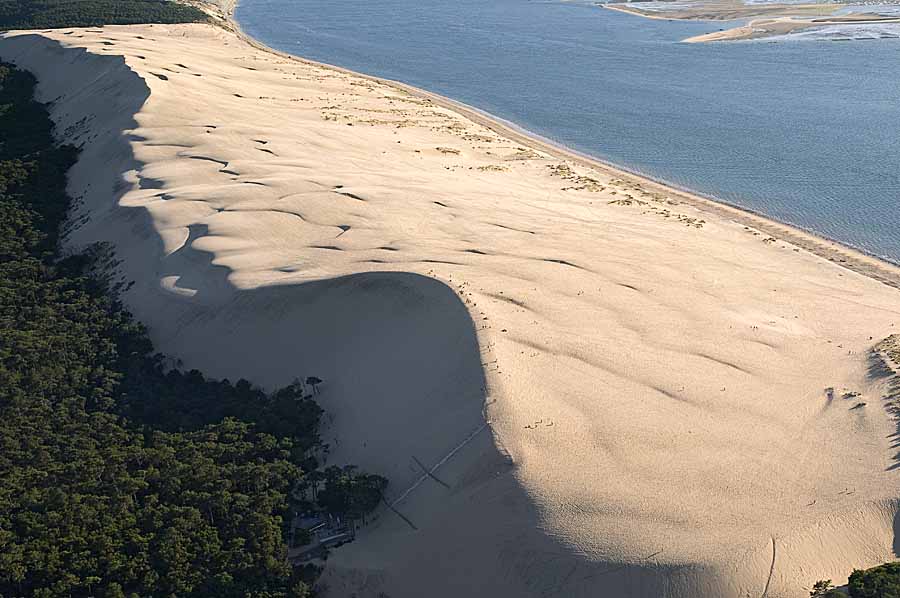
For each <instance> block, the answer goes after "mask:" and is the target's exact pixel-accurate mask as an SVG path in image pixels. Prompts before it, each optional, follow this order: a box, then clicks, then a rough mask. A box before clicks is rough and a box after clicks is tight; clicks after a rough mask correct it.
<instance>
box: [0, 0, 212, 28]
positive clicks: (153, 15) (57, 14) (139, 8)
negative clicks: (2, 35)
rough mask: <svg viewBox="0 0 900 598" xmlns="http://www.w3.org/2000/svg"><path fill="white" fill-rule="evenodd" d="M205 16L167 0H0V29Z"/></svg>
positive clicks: (178, 20) (189, 19)
mask: <svg viewBox="0 0 900 598" xmlns="http://www.w3.org/2000/svg"><path fill="white" fill-rule="evenodd" d="M206 18H207V16H206V14H205V13H204V12H203V11H201V10H198V9H197V8H195V7H193V6H187V5H185V4H183V3H179V2H172V1H170V0H0V30H3V29H49V28H55V27H97V26H102V25H128V24H133V23H191V22H196V21H204V20H206Z"/></svg>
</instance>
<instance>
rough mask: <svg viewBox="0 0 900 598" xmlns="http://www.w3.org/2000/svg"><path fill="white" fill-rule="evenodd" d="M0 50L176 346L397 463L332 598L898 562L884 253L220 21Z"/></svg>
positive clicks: (90, 234) (771, 593)
mask: <svg viewBox="0 0 900 598" xmlns="http://www.w3.org/2000/svg"><path fill="white" fill-rule="evenodd" d="M0 56H2V57H3V58H4V59H6V60H9V61H14V62H16V63H18V64H19V65H21V66H22V67H24V68H27V69H30V70H32V71H33V72H34V73H35V74H36V75H37V76H38V77H39V79H40V82H41V83H40V86H39V92H40V99H42V100H44V101H52V102H53V117H54V119H55V120H56V122H57V124H58V130H59V133H60V135H61V136H62V137H64V138H65V139H67V140H69V141H71V142H72V143H76V144H79V145H82V146H83V151H82V154H81V158H80V161H79V162H78V164H77V165H76V166H75V167H74V168H73V170H72V172H71V180H70V189H71V191H72V193H73V196H74V197H76V199H77V202H78V205H77V206H76V208H75V210H74V211H73V213H72V215H71V222H70V224H71V230H70V233H69V236H68V243H69V244H70V246H72V247H76V246H81V245H83V244H86V243H90V242H94V241H98V240H104V241H108V242H110V243H112V244H113V245H114V247H115V249H116V252H117V256H118V258H119V259H120V260H121V264H120V270H121V274H122V276H123V278H124V279H125V280H126V281H133V282H134V284H133V286H132V287H131V288H130V290H128V291H127V293H126V295H125V300H126V302H127V304H128V305H129V306H130V308H131V309H132V310H133V311H134V313H135V315H136V316H137V317H138V318H139V319H140V320H142V321H143V322H145V323H146V324H147V325H148V327H149V329H150V331H151V334H152V337H153V339H154V340H155V342H156V343H157V346H158V348H159V349H160V350H161V351H164V352H166V353H168V354H170V355H172V356H174V357H176V358H178V359H180V360H182V362H183V364H184V366H186V367H196V368H200V369H201V370H203V371H204V372H206V373H208V374H209V375H212V376H222V377H228V378H230V379H232V380H233V379H236V378H239V377H246V378H248V379H250V380H252V381H253V382H256V383H259V384H262V385H264V386H265V387H268V388H273V387H277V386H279V385H282V384H285V383H287V382H290V381H291V380H292V379H293V378H295V377H298V376H306V375H316V376H318V377H320V378H323V379H324V380H325V384H324V385H323V387H322V389H323V392H322V394H321V402H322V403H323V406H324V407H325V409H326V410H327V411H328V413H329V414H330V423H329V427H328V428H327V429H326V430H325V436H326V439H327V440H329V441H330V442H331V443H332V446H333V449H334V451H333V454H332V456H333V461H334V462H337V463H343V462H352V463H357V464H359V465H360V466H362V467H365V468H367V469H370V470H373V471H378V472H380V473H383V474H385V475H386V476H388V477H389V478H390V480H391V487H390V489H389V493H388V496H387V497H386V499H387V501H388V502H390V503H391V504H392V506H393V508H394V509H396V510H397V511H398V512H400V513H402V514H403V516H404V517H406V519H407V521H405V520H404V519H402V518H400V517H399V516H397V515H395V514H394V513H393V512H392V511H391V510H389V509H387V508H384V509H382V511H381V512H380V513H379V515H378V517H377V519H376V520H375V522H374V523H372V524H370V525H369V526H367V527H366V528H364V529H363V530H362V532H361V534H360V536H359V538H358V539H357V541H356V542H354V543H352V544H350V545H347V546H345V547H342V548H341V549H339V550H337V551H336V552H335V553H334V554H333V555H332V557H331V558H330V559H329V560H328V564H327V568H326V572H325V576H324V581H325V583H326V584H327V585H328V588H329V592H330V594H329V595H331V596H336V597H347V596H352V595H355V596H360V597H369V596H371V597H374V596H390V597H391V598H401V597H421V596H429V597H437V598H441V597H451V596H453V597H457V596H461V595H468V596H473V597H474V596H492V597H510V598H518V597H531V596H534V597H537V596H567V597H597V596H600V597H610V598H622V597H637V598H658V597H660V596H669V597H679V598H682V597H683V598H696V597H723V598H738V597H744V596H768V597H769V598H774V597H786V598H794V597H797V598H799V597H801V596H805V595H807V591H806V590H804V587H807V588H808V587H809V586H810V585H811V584H812V582H813V581H815V580H816V579H820V578H831V579H841V578H842V576H845V575H846V574H847V573H849V571H850V570H851V569H852V568H853V567H863V566H869V565H873V564H876V563H878V562H881V561H884V560H888V559H890V558H892V556H893V543H894V520H895V515H896V512H897V498H898V497H900V479H898V475H900V474H898V472H897V471H895V468H896V467H897V463H898V461H897V458H896V456H895V455H896V448H893V446H894V445H895V440H896V424H895V421H894V419H893V417H892V415H891V413H892V410H891V407H892V405H890V404H887V403H886V401H885V400H883V396H884V393H885V392H886V391H885V389H886V385H887V384H888V379H887V377H886V376H885V374H884V373H883V370H882V369H881V368H879V367H877V365H878V362H877V358H876V357H875V356H874V354H873V353H872V348H873V347H874V346H875V345H876V343H878V342H879V341H880V340H881V339H883V338H885V337H887V336H888V335H890V334H891V333H893V332H897V331H898V327H900V292H898V290H897V288H895V287H891V286H889V285H888V284H883V283H882V282H878V281H876V280H875V279H874V278H872V277H870V276H864V275H862V274H861V273H860V271H866V272H868V273H870V274H872V276H877V277H879V278H881V279H882V280H884V281H887V282H893V283H895V284H896V283H897V281H898V280H900V278H898V275H897V271H896V270H895V269H893V268H891V267H889V266H885V265H879V264H878V263H877V262H875V261H874V260H870V259H867V258H864V257H861V256H859V255H856V254H853V253H852V252H849V251H843V250H841V249H840V248H839V247H836V246H834V245H829V244H827V243H824V242H818V241H816V240H815V239H813V238H811V237H809V236H806V235H802V234H800V233H797V232H796V231H790V230H789V229H787V228H786V227H782V226H780V225H776V224H772V223H767V222H766V221H763V220H761V219H755V218H753V217H750V216H746V215H741V214H740V213H738V212H736V211H734V210H729V209H727V208H708V209H707V208H703V206H704V205H705V204H704V202H703V201H702V200H698V199H696V198H687V197H684V196H682V195H678V194H675V193H674V192H670V191H667V190H665V188H663V187H661V186H659V185H655V184H652V183H649V182H646V181H644V182H642V181H639V180H637V179H634V178H628V177H625V176H621V175H619V174H616V173H614V172H613V171H610V170H604V169H602V168H599V167H598V168H591V167H589V165H588V164H587V163H586V162H585V161H580V160H576V159H575V158H574V157H573V158H571V159H564V157H563V156H561V155H560V154H558V153H554V152H552V151H551V150H550V149H549V148H546V147H543V146H540V145H539V144H534V145H527V144H525V143H524V140H523V139H521V138H516V139H511V138H510V136H506V135H501V134H500V133H498V132H496V131H497V130H499V129H491V128H488V127H486V126H485V124H486V123H475V122H473V121H472V120H469V119H468V118H466V117H464V116H462V115H461V113H459V112H458V111H455V110H453V109H450V108H448V107H444V106H442V105H440V104H439V103H438V102H435V101H434V100H433V99H428V98H426V97H423V96H420V95H415V94H411V93H409V92H407V91H404V90H401V89H399V88H397V87H393V86H390V85H387V84H384V83H381V82H377V81H373V80H370V79H367V78H363V77H359V76H356V75H352V74H349V73H345V72H341V71H338V70H334V69H329V68H325V67H321V66H317V65H313V64H308V63H304V62H301V61H298V60H291V59H288V58H285V57H282V56H278V55H275V54H273V53H269V52H265V51H263V50H261V49H257V48H254V47H251V46H250V45H248V44H247V43H246V42H244V41H242V40H241V39H239V38H238V37H236V36H235V35H234V34H232V33H229V32H227V31H225V30H223V29H221V28H217V27H213V26H209V25H179V26H140V27H138V26H130V27H107V28H104V29H74V30H58V31H52V32H25V33H19V34H10V35H7V36H5V38H4V39H0ZM760 231H765V232H760ZM810 250H815V251H816V252H819V253H820V254H822V255H827V256H829V257H830V260H829V259H823V258H822V257H820V256H818V255H816V254H814V253H813V252H811V251H810ZM840 260H845V261H844V265H845V266H847V265H849V266H852V267H853V268H856V270H852V269H849V268H847V267H843V266H841V265H839V264H838V263H836V262H838V261H840ZM419 463H421V464H424V465H425V467H426V468H428V469H429V470H431V473H432V474H433V476H434V477H435V478H437V479H438V480H440V483H439V482H438V481H436V480H435V479H433V478H432V477H428V476H426V475H425V474H424V473H423V471H422V468H421V467H420V465H419Z"/></svg>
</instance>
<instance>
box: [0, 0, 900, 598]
mask: <svg viewBox="0 0 900 598" xmlns="http://www.w3.org/2000/svg"><path fill="white" fill-rule="evenodd" d="M205 19H206V15H205V14H204V13H203V12H202V11H200V10H197V9H196V8H194V7H191V6H186V5H183V4H178V3H176V2H169V1H167V0H0V29H40V28H54V27H90V26H102V25H113V24H138V23H184V22H198V21H203V20H205ZM34 85H35V80H34V78H33V77H32V76H31V75H30V74H29V73H26V72H23V71H20V70H17V69H15V68H14V67H13V66H12V65H8V64H2V63H0V598H12V597H18V596H36V597H51V596H97V597H104V598H107V597H108V598H112V597H120V596H128V597H129V598H131V597H141V596H176V595H179V596H198V597H199V596H216V597H222V598H227V597H231V596H235V597H237V596H241V597H247V598H251V597H252V598H280V597H285V598H288V597H292V598H299V597H306V596H312V595H313V593H314V592H313V589H312V588H313V584H314V582H315V579H316V577H317V575H318V570H317V569H316V568H315V567H313V566H311V565H305V566H303V567H291V566H290V565H289V563H288V560H287V545H288V542H289V537H288V536H289V534H290V533H291V526H290V521H291V518H292V516H293V514H294V513H296V512H320V513H329V514H334V515H341V516H343V517H346V518H350V519H364V518H365V516H366V515H367V514H368V513H370V512H371V511H372V510H374V508H375V507H376V506H377V504H378V501H379V500H381V498H382V496H383V492H384V489H385V488H386V486H387V480H385V479H384V478H383V477H380V476H378V475H373V474H367V473H364V472H360V471H358V470H357V469H356V468H355V467H353V466H345V467H335V466H331V467H328V468H324V469H323V468H322V467H321V466H320V461H321V459H322V457H323V456H324V455H326V454H327V449H328V447H327V445H326V444H324V443H322V441H321V438H320V437H319V434H318V428H319V424H320V421H321V417H322V409H321V408H320V407H319V406H318V405H317V404H316V403H315V401H314V400H313V398H312V397H311V396H310V394H309V392H308V391H307V388H306V387H305V385H304V384H303V383H301V382H299V381H298V382H296V383H294V384H292V385H290V386H288V387H286V388H284V389H281V390H279V391H277V392H274V393H271V394H266V393H263V392H262V391H260V390H259V389H256V388H254V387H253V386H251V385H250V384H249V383H248V382H246V381H243V380H241V381H239V382H237V383H236V384H231V383H230V382H229V381H227V380H222V381H218V380H209V379H206V378H205V377H204V376H203V375H202V374H201V373H200V372H197V371H196V370H194V371H190V372H182V371H181V370H179V369H178V368H168V367H166V363H167V362H166V359H165V358H164V357H163V356H162V355H159V354H157V353H155V352H154V350H153V346H152V344H151V342H150V340H149V338H148V337H147V334H146V331H145V330H144V328H143V327H142V326H141V325H140V324H139V323H138V322H135V321H134V319H133V318H132V316H131V315H130V314H129V313H128V312H127V311H126V310H125V309H124V308H123V306H122V304H121V303H120V302H119V301H118V300H117V298H116V295H117V292H118V291H120V290H121V289H122V285H121V283H116V282H113V280H112V279H111V277H110V274H109V273H110V272H112V271H113V267H114V265H115V264H114V263H113V261H112V257H111V254H110V252H109V251H108V249H107V248H104V247H102V246H100V245H98V246H94V247H92V248H90V249H89V250H87V251H85V252H83V253H80V254H75V255H67V256H62V255H61V254H60V252H59V240H60V235H61V232H62V231H61V229H62V227H63V225H64V222H65V217H66V214H67V212H68V210H69V207H70V205H71V199H70V198H69V197H68V196H67V195H66V192H65V186H66V172H67V170H68V168H69V167H70V166H71V165H72V164H73V163H74V162H75V160H76V157H77V153H78V152H77V149H76V148H73V147H71V146H60V145H57V144H56V143H55V142H54V140H53V136H52V131H53V124H52V122H51V121H50V119H49V115H48V113H47V110H46V107H45V106H44V105H42V104H39V103H38V102H35V101H34V100H33V91H34ZM304 533H305V532H304V530H302V529H298V530H294V534H300V535H301V536H303V535H304ZM307 539H308V538H303V537H300V538H297V537H296V536H295V537H294V538H293V542H294V543H295V544H297V543H301V544H302V543H303V542H304V541H305V540H307ZM847 595H849V596H850V597H851V598H900V563H887V564H884V565H881V566H878V567H873V568H871V569H868V570H865V571H862V570H857V571H854V572H853V573H852V574H851V575H850V578H849V579H848V583H847V585H845V586H843V587H841V588H835V587H834V585H833V584H832V583H831V580H823V581H818V582H816V583H815V584H814V585H813V587H812V589H811V591H810V596H811V598H839V597H841V596H847Z"/></svg>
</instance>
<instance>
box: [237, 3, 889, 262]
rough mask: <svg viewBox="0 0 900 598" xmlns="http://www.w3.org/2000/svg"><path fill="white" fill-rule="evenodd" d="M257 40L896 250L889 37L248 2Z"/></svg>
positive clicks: (607, 14)
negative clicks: (766, 33) (795, 36)
mask: <svg viewBox="0 0 900 598" xmlns="http://www.w3.org/2000/svg"><path fill="white" fill-rule="evenodd" d="M236 17H237V19H238V21H239V22H240V23H241V26H242V27H243V28H244V29H245V31H246V32H247V33H249V34H250V35H252V36H254V37H256V38H258V39H260V40H261V41H263V42H265V43H266V44H268V45H270V46H272V47H275V48H278V49H280V50H284V51H287V52H291V53H293V54H297V55H300V56H305V57H308V58H311V59H314V60H320V61H323V62H328V63H331V64H337V65H340V66H343V67H347V68H350V69H354V70H358V71H362V72H366V73H370V74H373V75H378V76H381V77H387V78H390V79H396V80H400V81H404V82H406V83H410V84H412V85H415V86H418V87H422V88H425V89H428V90H430V91H434V92H437V93H440V94H443V95H446V96H449V97H451V98H454V99H456V100H459V101H462V102H465V103H467V104H470V105H472V106H475V107H477V108H480V109H482V110H485V111H487V112H490V113H492V114H495V115H497V116H499V117H502V118H504V119H507V120H510V121H512V122H514V123H517V124H518V125H520V126H522V127H524V128H526V129H529V130H531V131H534V132H536V133H538V134H540V135H543V136H545V137H547V138H549V139H552V140H554V141H557V142H560V143H563V144H565V145H568V146H570V147H573V148H575V149H577V150H580V151H582V152H585V153H588V154H591V155H594V156H597V157H600V158H603V159H605V160H608V161H610V162H613V163H615V164H619V165H622V166H625V167H626V168H630V169H632V170H636V171H639V172H643V173H645V174H648V175H650V176H652V177H655V178H658V179H662V180H665V181H669V182H671V183H674V184H676V185H679V186H681V187H685V188H688V189H691V190H695V191H697V192H699V193H703V194H706V195H710V196H715V197H718V198H721V199H723V200H725V201H728V202H730V203H734V204H737V205H740V206H743V207H746V208H749V209H752V210H755V211H758V212H761V213H764V214H767V215H769V216H772V217H774V218H777V219H779V220H782V221H786V222H790V223H793V224H797V225H799V226H801V227H804V228H807V229H810V230H813V231H816V232H819V233H820V234H823V235H825V236H828V237H831V238H833V239H836V240H839V241H842V242H844V243H847V244H850V245H854V246H856V247H859V248H861V249H864V250H866V251H868V252H870V253H873V254H875V255H879V256H882V257H886V258H888V259H890V260H892V261H896V262H900V76H898V72H900V41H898V40H880V41H865V42H863V41H854V42H844V43H835V42H816V41H809V42H805V43H800V42H797V43H725V44H681V43H678V41H679V40H681V39H684V38H686V37H689V36H693V35H698V34H700V33H704V32H708V31H714V30H716V29H719V28H721V27H725V26H728V24H721V23H685V22H666V21H659V20H652V19H645V18H641V17H636V16H631V15H626V14H622V13H619V12H616V11H611V10H606V9H603V8H601V7H598V6H595V5H593V4H590V3H580V2H559V1H556V0H552V1H529V0H454V1H452V2H447V1H446V0H440V1H438V0H365V1H361V0H342V1H341V2H334V1H333V0H332V1H328V0H243V2H242V4H240V5H239V7H238V10H237V13H236Z"/></svg>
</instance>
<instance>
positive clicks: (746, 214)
mask: <svg viewBox="0 0 900 598" xmlns="http://www.w3.org/2000/svg"><path fill="white" fill-rule="evenodd" d="M203 4H204V5H206V6H210V4H207V3H206V2H203ZM237 5H238V0H224V1H223V2H222V3H221V4H214V5H212V6H215V7H216V8H218V10H219V11H221V15H220V18H221V19H222V21H223V24H224V25H226V26H227V28H228V29H230V30H231V31H233V32H234V33H235V35H236V36H237V37H238V38H239V39H241V40H243V41H244V42H245V43H247V44H249V45H250V46H252V47H254V48H256V49H258V50H262V51H264V52H269V53H272V54H274V55H276V56H279V57H281V58H285V59H289V60H296V61H298V62H300V63H302V64H308V65H313V66H316V67H320V68H324V69H329V70H333V71H336V72H339V73H343V74H348V75H353V76H356V77H361V78H363V79H367V80H369V81H373V82H375V83H379V84H382V85H387V86H389V87H393V88H395V89H399V90H402V91H404V92H406V93H409V94H410V95H412V96H414V97H418V98H420V99H427V100H430V101H432V102H434V103H435V104H436V105H438V106H441V107H443V108H447V109H450V110H454V111H456V112H458V113H459V114H460V115H461V116H463V117H465V118H467V119H469V120H471V121H472V122H474V123H476V124H478V125H481V126H483V127H485V128H488V129H490V130H492V131H493V132H495V133H497V134H498V135H502V136H504V137H507V138H509V139H510V140H511V141H514V142H516V143H520V144H522V145H524V146H526V147H529V148H531V149H535V150H538V151H542V152H545V153H547V154H550V155H551V156H553V157H555V158H559V159H561V160H568V161H570V162H573V163H575V164H577V165H579V166H581V167H585V168H590V169H593V170H598V171H600V172H602V173H605V174H607V175H610V176H615V177H619V178H622V179H624V180H626V181H628V182H632V183H636V184H639V185H644V186H646V187H647V188H648V189H649V190H651V191H654V192H657V193H665V194H668V195H670V196H671V198H672V199H674V200H675V201H677V202H679V203H685V204H687V205H689V206H692V207H694V208H696V209H698V210H700V211H702V212H707V213H711V214H714V215H716V216H720V217H724V218H726V219H728V220H732V221H734V222H736V223H737V224H740V225H743V226H747V227H750V228H753V229H755V230H757V231H759V232H761V233H764V234H767V235H769V236H772V237H775V238H776V239H780V240H783V241H786V242H788V243H791V244H792V245H795V246H797V247H799V248H801V249H803V250H806V251H809V252H810V253H812V254H814V255H816V256H818V257H821V258H823V259H826V260H828V261H830V262H832V263H834V264H836V265H838V266H841V267H843V268H846V269H848V270H850V271H852V272H855V273H857V274H861V275H863V276H867V277H869V278H872V279H874V280H877V281H878V282H881V283H883V284H886V285H888V286H891V287H894V288H897V289H900V264H897V263H894V262H892V261H890V260H888V259H887V258H883V257H879V256H876V255H873V254H871V253H868V252H867V251H865V250H863V249H860V248H857V247H853V246H851V245H849V244H847V243H844V242H842V241H838V240H835V239H830V238H828V237H825V236H823V235H820V234H818V233H816V232H814V231H810V230H807V229H805V228H802V227H800V226H798V225H795V224H791V223H788V222H782V221H780V220H776V219H774V218H772V217H770V216H768V215H764V214H761V213H758V212H755V211H753V210H751V209H749V208H744V207H740V206H737V205H734V204H731V203H729V202H726V201H724V200H722V199H720V198H716V197H709V196H705V195H703V194H701V193H699V192H697V191H693V190H689V189H685V188H682V187H679V186H678V185H676V184H674V183H671V182H668V181H665V180H662V179H656V178H654V177H652V176H650V175H647V174H644V173H640V172H635V171H632V170H629V169H628V168H626V167H623V166H620V165H616V164H612V163H610V162H606V161H604V160H603V159H601V158H597V157H595V156H591V155H588V154H584V153H582V152H579V151H578V150H575V149H573V148H569V147H567V146H565V145H562V144H560V143H557V142H554V141H552V140H550V139H547V138H544V137H542V136H540V135H539V134H537V133H533V132H531V131H528V130H527V129H525V128H523V127H519V126H518V125H516V124H515V123H512V122H510V121H506V120H504V119H502V118H500V117H497V116H494V115H492V114H489V113H487V112H484V111H482V110H479V109H478V108H475V107H472V106H469V105H467V104H464V103H463V102H459V101H456V100H453V99H451V98H448V97H446V96H442V95H440V94H437V93H434V92H431V91H428V90H425V89H421V88H418V87H415V86H413V85H409V84H407V83H403V82H401V81H395V80H393V79H385V78H382V77H378V76H375V75H369V74H367V73H361V72H358V71H354V70H352V69H348V68H344V67H341V66H337V65H333V64H328V63H324V62H319V61H317V60H312V59H309V58H304V57H302V56H297V55H295V54H290V53H288V52H283V51H281V50H277V49H275V48H272V47H271V46H268V45H267V44H265V43H263V42H262V41H260V40H258V39H256V38H254V37H253V36H251V35H249V34H248V33H246V32H245V31H244V30H243V29H242V28H241V26H240V23H239V22H238V21H237V19H235V17H234V11H235V9H236V8H237ZM620 12H627V11H620ZM630 14H634V13H630ZM637 16H641V15H637Z"/></svg>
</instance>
